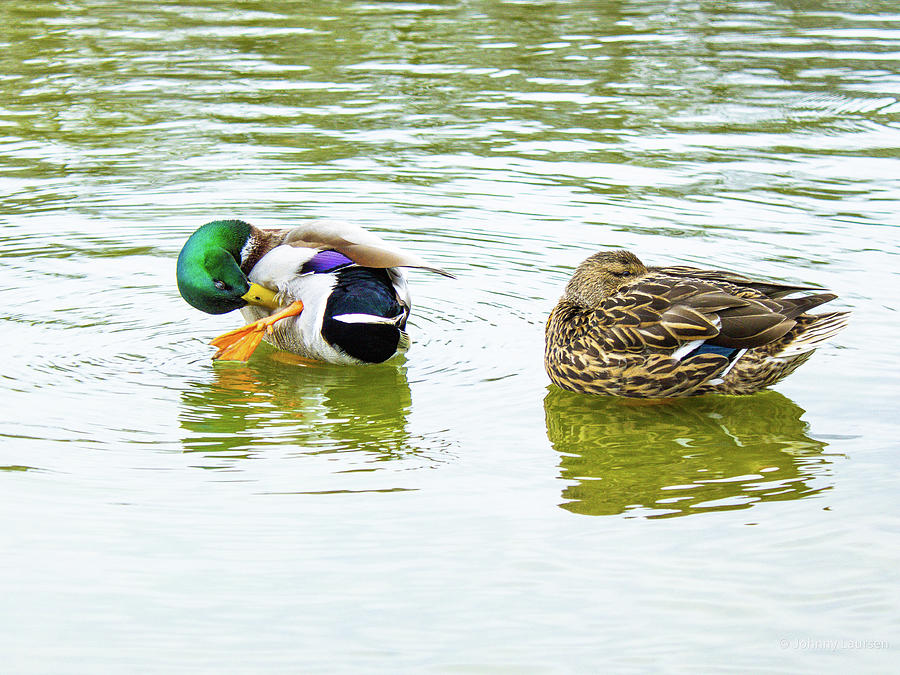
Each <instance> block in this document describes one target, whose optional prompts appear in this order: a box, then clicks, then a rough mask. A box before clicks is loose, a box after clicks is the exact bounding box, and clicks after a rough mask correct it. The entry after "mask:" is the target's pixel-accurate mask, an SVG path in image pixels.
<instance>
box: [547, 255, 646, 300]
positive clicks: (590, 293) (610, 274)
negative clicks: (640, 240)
mask: <svg viewBox="0 0 900 675" xmlns="http://www.w3.org/2000/svg"><path fill="white" fill-rule="evenodd" d="M646 272H647V268H646V267H644V264H643V263H642V262H641V261H640V260H638V257H637V256H636V255H634V254H633V253H631V252H630V251H601V252H600V253H595V254H594V255H592V256H591V257H589V258H588V259H587V260H585V261H584V262H583V263H581V264H580V265H579V266H578V269H576V270H575V273H574V274H573V275H572V278H571V279H569V283H568V284H567V285H566V290H565V295H564V298H565V299H566V300H568V301H569V302H571V303H573V304H576V305H578V306H580V307H584V308H585V309H595V308H598V307H599V306H600V305H601V304H602V303H603V301H604V300H605V299H606V298H608V297H610V296H611V295H614V294H615V293H616V291H618V290H619V289H620V288H622V287H623V286H625V285H626V284H628V283H629V282H631V281H634V280H635V279H636V278H638V277H640V276H642V275H644V274H646Z"/></svg>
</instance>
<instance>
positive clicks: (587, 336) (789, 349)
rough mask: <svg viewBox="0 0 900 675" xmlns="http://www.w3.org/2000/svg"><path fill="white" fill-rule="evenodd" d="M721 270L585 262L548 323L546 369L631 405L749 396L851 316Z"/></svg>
mask: <svg viewBox="0 0 900 675" xmlns="http://www.w3.org/2000/svg"><path fill="white" fill-rule="evenodd" d="M806 290H811V289H809V288H808V287H805V286H792V285H788V284H779V283H773V282H766V281H757V280H753V279H749V278H747V277H744V276H741V275H738V274H732V273H730V272H723V271H718V270H701V269H694V268H691V267H646V266H645V265H644V264H643V263H642V262H641V261H640V260H638V258H637V257H636V256H635V255H634V254H632V253H630V252H628V251H607V252H601V253H597V254H595V255H592V256H591V257H590V258H588V259H587V260H585V261H584V262H583V263H582V264H581V265H579V267H578V269H577V270H575V273H574V274H573V275H572V278H571V279H570V280H569V283H568V285H567V286H566V290H565V294H564V295H563V297H562V298H561V299H560V301H559V303H558V304H557V305H556V307H555V308H554V309H553V312H552V313H551V314H550V318H549V320H548V321H547V329H546V344H545V351H544V365H545V367H546V369H547V373H548V374H549V375H550V379H551V380H552V381H553V382H554V383H555V384H556V385H558V386H560V387H562V388H563V389H568V390H570V391H576V392H583V393H589V394H605V395H611V396H628V397H635V398H673V397H681V396H696V395H698V394H708V393H719V394H752V393H754V392H756V391H759V390H760V389H763V388H765V387H768V386H771V385H773V384H775V383H776V382H778V381H779V380H781V379H782V378H784V377H786V376H787V375H789V374H790V373H792V372H793V371H794V370H795V369H796V368H797V367H798V366H800V365H801V364H802V363H803V362H805V361H806V360H807V359H808V358H809V357H810V355H811V354H812V352H813V350H815V348H816V347H818V346H820V345H821V344H822V343H823V342H825V341H826V340H827V339H829V338H831V337H832V336H833V335H835V334H836V333H837V332H838V331H840V330H841V329H843V328H844V327H845V326H846V324H847V319H848V317H849V313H848V312H831V313H828V314H807V313H806V312H807V311H808V310H810V309H812V308H814V307H816V306H818V305H821V304H823V303H825V302H828V301H829V300H833V299H834V298H836V297H837V296H835V295H834V294H832V293H816V294H814V295H806V296H802V297H798V298H788V297H786V296H787V295H790V294H792V293H795V292H798V291H806Z"/></svg>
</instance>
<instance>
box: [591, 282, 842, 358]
mask: <svg viewBox="0 0 900 675" xmlns="http://www.w3.org/2000/svg"><path fill="white" fill-rule="evenodd" d="M752 295H755V296H756V297H751V296H752ZM834 297H836V296H834V295H833V294H830V293H820V294H817V295H813V296H806V297H802V298H796V299H789V298H771V297H767V296H766V295H765V294H763V293H762V292H755V293H744V292H740V291H739V290H738V291H735V290H734V289H733V288H731V287H730V286H729V285H727V284H726V285H720V284H716V283H711V282H709V281H705V280H702V279H696V278H692V279H687V278H685V279H679V278H677V277H675V278H673V277H670V276H668V275H664V274H660V273H652V272H651V273H650V274H648V275H646V276H645V277H644V278H642V279H640V280H637V281H636V282H635V283H634V284H631V285H629V286H626V287H624V288H623V289H621V290H620V291H619V292H618V293H616V294H614V295H612V296H611V297H610V298H608V299H607V300H606V301H605V302H604V304H603V306H602V307H601V308H600V309H599V310H598V316H597V317H596V320H597V321H598V322H599V323H601V324H602V325H603V326H604V327H605V330H603V331H602V334H603V335H604V336H605V339H606V340H607V341H609V348H611V349H615V350H620V351H640V350H644V349H661V350H669V349H678V348H679V347H681V346H682V345H685V344H687V343H695V342H697V341H702V342H706V343H707V344H710V345H714V346H719V347H726V348H732V349H745V348H750V347H757V346H760V345H764V344H768V343H769V342H772V341H773V340H777V339H778V338H780V337H782V336H783V335H785V334H786V333H787V332H788V331H789V330H791V328H793V327H794V325H795V324H796V318H797V317H798V316H800V315H801V314H803V313H804V312H805V311H807V310H808V309H811V308H812V307H815V306H816V305H820V304H822V303H824V302H828V301H829V300H832V299H834Z"/></svg>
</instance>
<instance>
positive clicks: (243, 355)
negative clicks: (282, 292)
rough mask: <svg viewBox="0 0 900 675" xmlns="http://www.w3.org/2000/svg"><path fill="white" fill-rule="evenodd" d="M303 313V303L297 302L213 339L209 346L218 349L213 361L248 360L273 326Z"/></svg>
mask: <svg viewBox="0 0 900 675" xmlns="http://www.w3.org/2000/svg"><path fill="white" fill-rule="evenodd" d="M302 311H303V303H302V302H300V301H299V300H297V301H296V302H292V303H291V304H290V305H288V306H287V307H285V308H284V309H282V310H280V311H278V312H275V313H274V314H272V315H271V316H267V317H263V318H262V319H259V320H258V321H254V322H253V323H248V324H247V325H246V326H241V327H240V328H237V329H235V330H232V331H228V332H227V333H223V334H222V335H220V336H219V337H217V338H215V339H214V340H213V341H212V342H210V344H211V345H212V346H213V347H218V348H219V351H217V352H216V353H215V355H214V356H213V359H218V360H220V361H246V360H247V359H249V358H250V356H251V355H252V354H253V352H255V351H256V348H257V347H258V346H259V343H260V342H262V339H263V336H264V335H265V334H266V333H271V332H272V331H273V330H274V325H275V324H276V323H277V322H278V321H281V320H282V319H286V318H288V317H290V316H298V315H299V314H300V313H301V312H302Z"/></svg>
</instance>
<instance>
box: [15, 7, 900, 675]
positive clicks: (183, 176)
mask: <svg viewBox="0 0 900 675" xmlns="http://www.w3.org/2000/svg"><path fill="white" fill-rule="evenodd" d="M898 148H900V10H898V8H897V6H896V5H895V4H892V3H886V2H878V1H875V0H859V1H842V2H832V1H826V2H815V3H814V2H807V1H805V0H801V1H797V2H790V3H788V2H767V1H762V0H746V1H742V2H704V1H700V2H688V1H684V0H673V1H661V0H646V1H638V0H630V1H629V0H625V1H609V2H603V1H599V2H597V1H594V2H588V1H586V0H571V1H563V0H546V1H534V2H531V1H526V0H520V1H502V0H468V1H465V2H445V1H443V0H434V1H431V2H427V3H419V2H389V1H374V2H344V1H337V0H324V1H322V2H316V3H308V2H289V1H287V0H271V1H266V0H247V1H242V2H226V1H225V0H177V1H173V2H159V3H155V2H143V1H141V2H127V1H125V0H66V1H62V0H59V1H51V0H38V1H35V2H19V1H17V0H9V1H7V2H3V3H0V270H2V279H3V281H4V283H3V286H2V290H0V294H2V300H3V301H2V303H0V308H2V309H0V319H2V326H3V344H4V345H5V346H6V358H5V359H4V360H3V366H2V370H0V374H2V387H3V394H2V396H3V406H2V413H0V435H2V443H0V468H2V469H3V471H0V485H2V490H0V512H2V513H3V514H4V515H3V518H2V521H0V541H2V542H3V547H2V549H3V552H2V554H0V562H2V575H0V596H2V598H3V601H2V602H3V608H4V611H3V612H0V663H3V664H4V665H3V667H2V668H0V670H3V671H4V672H10V673H25V672H36V673H37V672H39V673H66V672H77V673H83V672H91V673H95V672H115V673H123V672H246V673H258V672H269V671H273V672H372V671H375V672H441V673H444V672H454V673H455V672H466V673H468V672H472V673H482V672H504V673H505V672H511V673H512V672H514V673H519V672H527V673H532V672H533V673H545V672H547V673H557V672H559V673H570V672H585V673H587V672H592V673H593V672H616V673H623V672H648V671H650V672H654V671H662V672H691V673H693V672H721V671H728V672H841V673H843V672H889V671H891V670H894V669H896V664H897V658H898V656H897V654H898V652H897V649H898V648H900V625H898V623H900V622H898V617H900V613H898V611H897V610H898V606H900V578H898V569H900V564H898V552H900V518H898V515H897V512H898V509H897V504H898V501H897V494H898V488H900V478H898V476H900V471H898V468H900V459H898V449H900V448H898V441H897V434H898V424H897V419H898V413H900V410H898V403H897V401H898V383H900V377H898V369H897V366H896V364H897V356H896V352H897V344H896V343H897V340H896V335H897V332H898V328H900V326H898V320H897V309H898V303H897V299H896V298H897V294H898V291H900V275H898V271H897V270H898V227H897V226H898V224H900V219H898V216H897V213H898V210H900V149H898ZM221 217H229V218H230V217H239V218H243V219H246V220H248V221H250V222H252V223H254V224H256V225H259V226H279V225H291V224H297V223H301V222H305V221H309V220H310V219H334V220H346V221H352V222H354V223H357V224H359V225H362V226H363V227H366V228H369V229H371V230H373V231H376V232H378V233H379V234H380V235H381V236H383V237H384V238H386V239H389V240H390V241H393V242H396V243H397V244H399V245H402V246H403V247H406V248H409V249H411V250H414V251H416V252H418V253H419V254H421V255H422V256H424V257H426V258H427V259H428V260H429V261H431V262H432V263H433V264H435V265H438V266H441V267H444V268H446V269H448V270H450V271H452V272H453V273H454V274H455V275H456V276H457V279H456V280H450V279H446V278H443V277H438V276H436V275H430V274H428V273H425V272H418V271H412V272H411V273H410V285H411V289H412V293H413V302H414V308H413V315H412V318H411V320H410V326H409V330H410V334H411V337H412V339H413V347H412V349H411V350H410V352H409V354H408V355H407V356H406V357H405V358H403V359H401V360H399V361H395V362H392V363H388V364H384V365H380V366H373V367H368V368H350V367H339V366H330V365H297V364H295V363H288V362H285V360H284V359H283V358H282V357H281V355H280V354H279V353H278V352H276V351H275V350H273V349H271V348H268V347H265V346H264V347H262V348H260V350H259V351H258V352H257V353H256V354H255V355H254V356H253V358H252V359H251V360H250V361H249V362H248V363H247V364H234V363H213V362H212V361H211V360H210V356H211V354H212V352H213V351H214V350H213V349H212V348H211V347H209V346H208V341H209V340H210V339H211V338H213V337H214V336H216V335H218V334H220V333H222V332H224V331H226V330H229V329H231V328H233V327H235V326H237V325H239V323H240V318H239V317H237V316H232V315H224V316H209V315H205V314H202V313H200V312H198V311H196V310H194V309H192V308H191V307H189V306H188V305H187V304H186V303H184V302H183V301H182V300H181V298H180V297H179V296H178V293H177V290H176V288H175V284H174V266H175V258H176V256H177V254H178V251H179V249H180V247H181V245H182V243H183V242H184V240H185V238H186V237H187V236H188V235H189V234H190V233H191V232H192V231H193V230H194V229H195V228H196V227H197V226H198V225H200V224H202V223H204V222H206V221H208V220H212V219H214V218H221ZM612 247H622V248H628V249H631V250H633V251H634V252H635V253H637V254H638V255H639V256H641V258H642V259H643V260H644V261H645V262H647V263H650V264H688V265H703V266H713V267H717V268H725V269H733V270H735V271H740V272H745V273H751V274H755V275H759V276H762V277H768V278H774V279H784V280H787V281H789V282H792V283H800V284H811V285H818V286H823V287H825V288H829V289H831V290H833V291H834V292H836V293H837V294H838V295H839V296H840V298H839V299H838V300H836V301H834V302H832V303H831V306H832V307H834V308H835V309H847V310H851V311H853V320H852V322H851V325H850V327H849V328H848V329H847V330H846V331H845V332H844V333H842V334H841V335H839V336H838V337H837V338H836V339H835V340H834V341H833V343H832V344H831V345H829V346H828V347H826V348H824V349H821V350H819V352H818V353H817V354H816V355H814V356H813V358H812V359H811V360H810V361H809V363H807V364H806V365H804V366H803V367H802V368H801V369H800V370H798V371H797V373H795V374H794V375H792V376H791V377H790V378H789V379H788V380H786V381H785V382H783V383H781V384H780V385H778V386H777V387H776V390H774V391H768V392H764V393H761V394H759V395H756V396H753V397H742V398H730V397H705V398H699V399H691V400H685V401H679V402H676V403H672V404H669V405H652V406H642V405H634V404H633V403H628V402H623V401H618V400H609V399H602V398H591V397H585V396H581V395H575V394H570V393H568V392H563V391H560V390H558V389H556V388H554V387H552V386H551V385H550V384H549V380H548V379H547V377H546V375H545V374H544V372H543V368H542V364H541V357H542V345H543V327H544V322H545V320H546V317H547V315H548V313H549V311H550V309H551V308H552V307H553V305H554V304H555V302H556V300H557V299H558V297H559V295H560V293H561V291H562V288H563V286H564V285H565V282H566V280H567V279H568V277H569V275H570V274H571V272H572V270H573V269H574V267H575V266H576V265H577V264H578V262H580V261H581V260H582V259H583V258H585V257H586V256H587V255H589V254H591V253H593V252H595V251H597V250H599V249H606V248H612Z"/></svg>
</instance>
